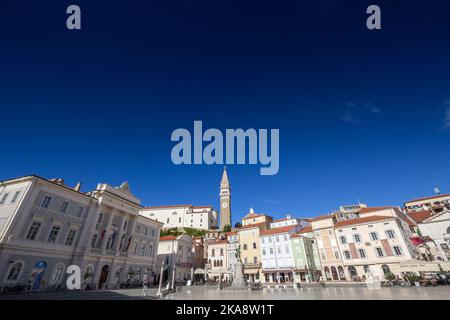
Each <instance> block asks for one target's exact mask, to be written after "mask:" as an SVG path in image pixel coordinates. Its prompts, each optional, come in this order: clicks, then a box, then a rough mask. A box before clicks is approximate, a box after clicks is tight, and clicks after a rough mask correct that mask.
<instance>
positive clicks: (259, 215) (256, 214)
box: [242, 213, 264, 220]
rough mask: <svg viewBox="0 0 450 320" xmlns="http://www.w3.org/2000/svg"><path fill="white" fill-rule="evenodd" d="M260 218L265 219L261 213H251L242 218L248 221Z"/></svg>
mask: <svg viewBox="0 0 450 320" xmlns="http://www.w3.org/2000/svg"><path fill="white" fill-rule="evenodd" d="M259 217H264V214H259V213H249V214H248V215H246V216H245V217H244V218H242V220H248V219H253V218H259Z"/></svg>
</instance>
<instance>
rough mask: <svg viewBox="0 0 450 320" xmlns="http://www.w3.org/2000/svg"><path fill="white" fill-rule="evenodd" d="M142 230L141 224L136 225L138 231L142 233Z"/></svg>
mask: <svg viewBox="0 0 450 320" xmlns="http://www.w3.org/2000/svg"><path fill="white" fill-rule="evenodd" d="M140 232H141V226H140V225H139V224H138V225H137V226H136V233H140Z"/></svg>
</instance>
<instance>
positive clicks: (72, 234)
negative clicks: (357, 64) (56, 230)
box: [65, 230, 77, 246]
mask: <svg viewBox="0 0 450 320" xmlns="http://www.w3.org/2000/svg"><path fill="white" fill-rule="evenodd" d="M76 234H77V231H76V230H70V231H69V233H68V235H67V238H66V242H65V244H66V245H67V246H71V245H72V244H73V241H74V240H75V235H76Z"/></svg>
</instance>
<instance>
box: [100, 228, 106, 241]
mask: <svg viewBox="0 0 450 320" xmlns="http://www.w3.org/2000/svg"><path fill="white" fill-rule="evenodd" d="M105 233H106V229H103V231H102V233H101V234H100V238H101V239H103V237H104V236H105Z"/></svg>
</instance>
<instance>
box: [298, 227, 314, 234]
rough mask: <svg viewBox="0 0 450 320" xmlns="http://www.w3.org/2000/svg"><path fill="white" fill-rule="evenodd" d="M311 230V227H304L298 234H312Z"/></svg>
mask: <svg viewBox="0 0 450 320" xmlns="http://www.w3.org/2000/svg"><path fill="white" fill-rule="evenodd" d="M312 231H313V230H312V227H311V226H307V227H304V228H303V229H301V230H300V231H299V232H298V233H300V234H301V233H310V232H312Z"/></svg>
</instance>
